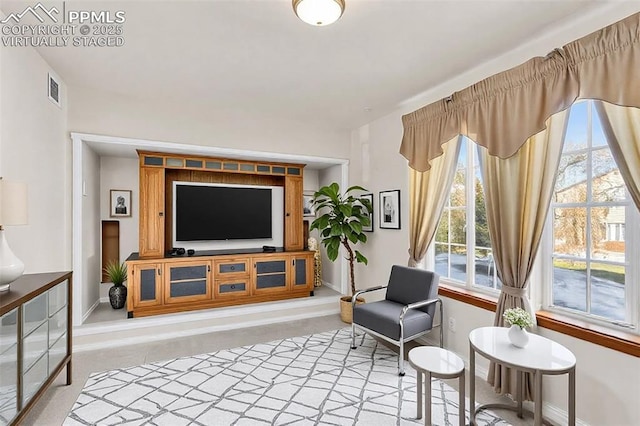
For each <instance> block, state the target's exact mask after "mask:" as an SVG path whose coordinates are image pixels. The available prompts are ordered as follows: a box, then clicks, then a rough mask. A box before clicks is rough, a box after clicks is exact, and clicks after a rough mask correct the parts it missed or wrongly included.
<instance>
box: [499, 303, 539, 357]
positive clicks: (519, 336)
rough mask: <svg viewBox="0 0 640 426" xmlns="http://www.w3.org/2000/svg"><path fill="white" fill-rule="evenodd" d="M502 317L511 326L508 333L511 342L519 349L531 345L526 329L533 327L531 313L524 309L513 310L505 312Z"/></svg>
mask: <svg viewBox="0 0 640 426" xmlns="http://www.w3.org/2000/svg"><path fill="white" fill-rule="evenodd" d="M502 317H503V318H504V320H505V321H506V322H507V323H508V324H510V325H511V328H509V332H508V333H507V335H508V336H509V341H510V342H511V343H512V344H513V345H514V346H517V347H519V348H524V347H525V346H527V343H529V335H528V334H527V330H525V328H526V327H531V326H532V325H533V320H532V319H531V315H529V312H527V311H525V310H524V309H522V308H511V309H507V310H506V311H504V314H503V315H502Z"/></svg>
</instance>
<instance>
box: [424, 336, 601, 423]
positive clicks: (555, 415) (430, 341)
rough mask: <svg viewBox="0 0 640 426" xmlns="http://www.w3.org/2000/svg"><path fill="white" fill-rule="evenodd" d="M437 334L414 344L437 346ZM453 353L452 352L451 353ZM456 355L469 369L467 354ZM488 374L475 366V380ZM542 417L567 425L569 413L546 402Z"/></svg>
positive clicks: (485, 377) (531, 404)
mask: <svg viewBox="0 0 640 426" xmlns="http://www.w3.org/2000/svg"><path fill="white" fill-rule="evenodd" d="M436 333H439V331H438V330H434V332H433V333H429V334H426V335H424V336H421V337H419V338H417V339H416V342H418V343H421V344H423V345H429V346H439V344H440V342H439V340H438V339H439V337H438V336H439V335H438V334H436ZM445 347H446V340H445ZM452 352H453V351H452ZM454 353H455V354H456V355H458V356H459V357H460V358H461V359H462V361H463V362H464V365H465V367H466V368H467V369H469V356H468V354H466V355H463V354H460V353H457V352H454ZM488 374H489V370H487V369H486V368H484V367H482V366H479V365H476V378H478V379H480V380H485V381H486V380H487V376H488ZM524 406H525V408H527V409H529V410H531V411H533V403H531V402H525V403H524ZM542 415H543V416H544V417H545V418H546V419H547V420H550V421H551V422H553V423H554V424H559V425H566V424H568V423H569V413H567V411H566V410H563V409H561V408H559V407H557V406H555V405H552V404H549V403H548V402H543V403H542ZM576 425H578V426H589V424H588V423H586V422H584V421H582V420H580V419H576Z"/></svg>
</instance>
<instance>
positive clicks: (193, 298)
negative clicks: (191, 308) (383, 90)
mask: <svg viewBox="0 0 640 426" xmlns="http://www.w3.org/2000/svg"><path fill="white" fill-rule="evenodd" d="M164 270H165V277H164V302H165V303H166V304H172V303H185V302H198V301H203V300H211V295H212V291H211V287H212V285H211V261H210V260H192V261H187V262H175V263H167V264H165V268H164Z"/></svg>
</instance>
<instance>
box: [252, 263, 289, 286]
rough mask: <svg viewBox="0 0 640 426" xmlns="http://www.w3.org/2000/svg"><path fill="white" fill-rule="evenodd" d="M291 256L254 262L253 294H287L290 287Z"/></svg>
mask: <svg viewBox="0 0 640 426" xmlns="http://www.w3.org/2000/svg"><path fill="white" fill-rule="evenodd" d="M289 261H290V260H289V256H287V255H283V256H273V257H268V258H264V259H259V260H258V259H254V260H253V274H252V280H251V281H252V283H253V286H252V287H253V294H254V295H256V294H273V293H285V292H286V291H287V290H288V288H289V286H288V281H287V272H288V263H289Z"/></svg>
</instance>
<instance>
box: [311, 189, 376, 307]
mask: <svg viewBox="0 0 640 426" xmlns="http://www.w3.org/2000/svg"><path fill="white" fill-rule="evenodd" d="M354 191H361V192H366V191H367V190H366V189H364V188H362V187H361V186H352V187H350V188H349V189H347V190H346V191H345V192H344V194H341V193H340V186H339V185H338V184H337V183H335V182H334V183H332V184H331V185H327V186H323V187H322V188H320V189H319V190H318V191H317V192H316V193H315V194H314V195H313V201H312V203H313V205H314V207H315V209H316V211H317V212H320V214H321V215H320V216H319V217H318V218H317V219H316V220H314V221H313V222H312V223H311V228H310V229H311V230H313V229H317V230H318V231H319V232H320V239H321V241H322V244H323V245H324V246H325V248H326V249H327V257H328V258H329V259H330V260H331V261H332V262H333V261H335V260H336V259H337V258H338V253H339V252H340V247H344V249H345V251H346V252H347V259H348V260H349V272H350V273H349V281H350V284H351V295H352V296H353V295H354V294H355V292H356V282H355V272H354V264H355V262H358V263H364V264H365V265H366V264H367V263H368V260H367V258H366V257H365V256H364V255H363V254H362V253H360V252H359V251H358V250H356V249H355V248H354V246H355V245H356V244H358V243H363V244H364V243H366V242H367V234H365V233H364V232H363V230H362V227H363V226H369V225H370V224H371V219H370V218H369V212H371V211H372V207H371V202H370V201H369V200H368V199H366V198H361V197H358V196H354V195H353V194H352V192H354ZM350 300H351V298H350V297H349V301H350Z"/></svg>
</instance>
